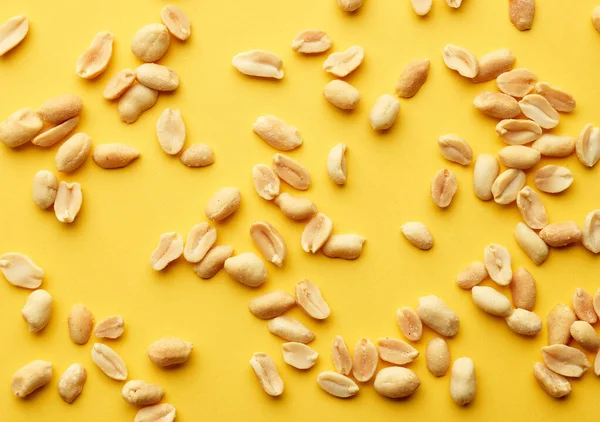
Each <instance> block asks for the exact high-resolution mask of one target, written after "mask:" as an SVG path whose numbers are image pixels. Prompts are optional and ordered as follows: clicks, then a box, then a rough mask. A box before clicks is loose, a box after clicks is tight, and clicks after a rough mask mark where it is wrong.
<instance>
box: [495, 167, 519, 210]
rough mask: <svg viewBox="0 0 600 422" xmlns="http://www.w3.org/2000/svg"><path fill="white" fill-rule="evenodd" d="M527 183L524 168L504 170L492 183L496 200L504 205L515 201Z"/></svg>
mask: <svg viewBox="0 0 600 422" xmlns="http://www.w3.org/2000/svg"><path fill="white" fill-rule="evenodd" d="M525 183H527V176H526V175H525V173H524V172H523V171H522V170H518V169H508V170H505V171H503V172H502V173H500V175H499V176H498V177H497V178H496V180H494V184H493V185H492V194H493V195H494V201H495V202H496V203H498V204H502V205H506V204H510V203H511V202H514V201H515V200H516V199H517V196H519V192H520V191H521V189H523V187H524V186H525Z"/></svg>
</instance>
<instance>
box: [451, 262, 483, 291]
mask: <svg viewBox="0 0 600 422" xmlns="http://www.w3.org/2000/svg"><path fill="white" fill-rule="evenodd" d="M486 278H488V272H487V270H486V269H485V264H484V263H483V262H479V261H475V262H473V263H471V264H469V266H468V267H467V268H465V269H464V270H462V271H461V272H460V273H458V275H457V276H456V284H457V285H458V287H460V288H461V289H465V290H469V289H472V288H473V286H477V285H478V284H479V283H481V282H482V281H483V280H485V279H486Z"/></svg>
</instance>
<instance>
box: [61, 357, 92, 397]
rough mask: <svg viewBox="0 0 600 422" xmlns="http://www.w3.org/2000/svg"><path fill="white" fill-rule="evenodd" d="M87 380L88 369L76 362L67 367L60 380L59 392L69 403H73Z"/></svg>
mask: <svg viewBox="0 0 600 422" xmlns="http://www.w3.org/2000/svg"><path fill="white" fill-rule="evenodd" d="M86 381H87V371H86V370H85V368H84V367H83V366H81V365H80V364H78V363H74V364H72V365H71V366H69V367H68V368H67V370H66V371H65V372H63V374H62V375H61V376H60V380H58V394H59V395H60V397H61V398H62V399H63V400H64V401H65V402H67V403H73V402H74V401H75V399H76V398H77V397H79V395H80V394H81V392H82V391H83V386H84V385H85V382H86Z"/></svg>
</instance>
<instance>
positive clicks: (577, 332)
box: [570, 321, 600, 352]
mask: <svg viewBox="0 0 600 422" xmlns="http://www.w3.org/2000/svg"><path fill="white" fill-rule="evenodd" d="M570 331H571V336H572V337H573V339H574V340H575V341H576V342H577V343H579V345H580V346H581V347H583V348H584V349H586V350H589V351H590V352H597V351H598V349H600V337H598V334H596V330H595V329H594V327H592V325H591V324H590V323H589V322H587V321H575V322H574V323H573V324H572V325H571V330H570Z"/></svg>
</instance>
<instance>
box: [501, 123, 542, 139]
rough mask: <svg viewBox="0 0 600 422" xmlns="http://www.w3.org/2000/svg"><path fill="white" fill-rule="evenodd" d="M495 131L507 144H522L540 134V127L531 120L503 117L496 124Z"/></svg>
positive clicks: (536, 137)
mask: <svg viewBox="0 0 600 422" xmlns="http://www.w3.org/2000/svg"><path fill="white" fill-rule="evenodd" d="M496 133H497V134H498V136H500V138H501V139H502V140H503V141H504V143H506V144H508V145H524V144H528V143H530V142H533V141H535V140H536V139H538V138H539V137H540V136H542V128H541V127H540V125H538V124H537V123H536V122H533V121H531V120H525V119H505V120H501V121H500V122H499V123H498V124H497V125H496Z"/></svg>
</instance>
